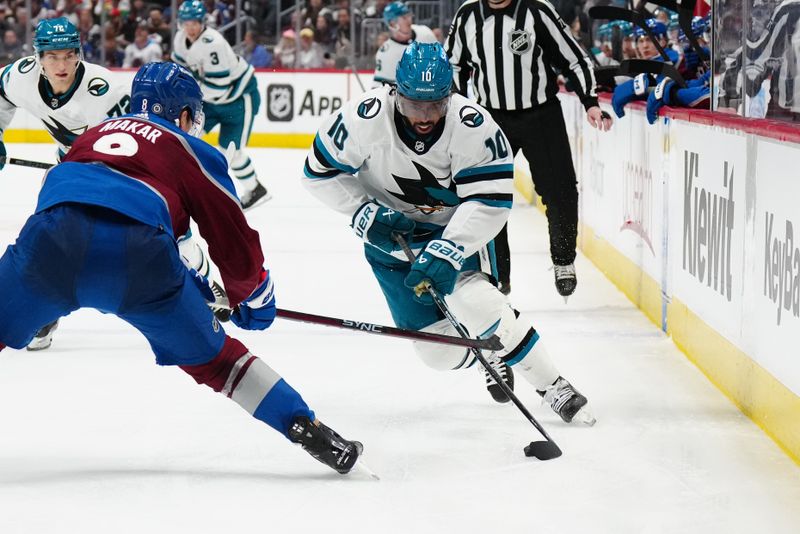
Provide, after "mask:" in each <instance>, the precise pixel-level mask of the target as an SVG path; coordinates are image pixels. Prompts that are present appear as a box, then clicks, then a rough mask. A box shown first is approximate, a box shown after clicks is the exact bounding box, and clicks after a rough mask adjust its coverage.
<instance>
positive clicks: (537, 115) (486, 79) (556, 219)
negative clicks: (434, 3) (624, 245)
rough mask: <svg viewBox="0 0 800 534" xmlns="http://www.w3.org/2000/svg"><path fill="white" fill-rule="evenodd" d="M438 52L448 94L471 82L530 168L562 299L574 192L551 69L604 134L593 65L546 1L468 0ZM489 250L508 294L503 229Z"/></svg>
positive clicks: (570, 277)
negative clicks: (445, 62) (450, 81)
mask: <svg viewBox="0 0 800 534" xmlns="http://www.w3.org/2000/svg"><path fill="white" fill-rule="evenodd" d="M445 49H446V50H447V54H448V56H449V57H450V62H451V63H452V64H453V69H454V73H453V76H454V81H455V89H456V90H457V91H458V92H459V93H461V94H462V95H465V96H466V95H467V85H468V81H469V80H470V79H471V80H472V86H473V90H474V92H475V96H476V97H477V100H478V103H479V104H481V105H482V106H483V107H485V108H486V109H487V110H488V111H489V113H490V114H491V115H492V117H493V118H494V120H495V121H497V123H498V124H499V125H500V127H501V128H502V130H503V132H504V133H505V134H506V137H508V140H509V142H510V144H511V147H510V148H511V150H512V153H514V154H516V153H517V151H519V150H522V153H523V154H525V157H526V159H527V160H528V162H529V163H530V166H531V176H532V177H533V184H534V187H535V189H536V193H538V194H539V195H540V196H541V197H542V202H543V203H544V205H545V207H546V209H547V222H548V226H549V229H550V256H551V258H552V260H553V266H554V271H555V284H556V289H557V290H558V292H559V293H560V294H561V295H563V296H564V297H565V298H566V297H567V296H569V295H571V294H572V292H573V291H575V286H576V285H577V278H576V276H575V247H576V244H577V243H576V242H577V237H578V187H577V182H576V178H575V169H574V167H573V165H572V154H571V152H570V147H569V140H568V138H567V131H566V127H565V125H564V115H563V113H562V112H561V104H560V103H559V101H558V98H557V97H556V95H557V93H558V91H559V87H558V82H557V74H556V72H555V70H554V69H558V70H559V71H560V72H561V73H562V74H564V75H565V76H567V77H568V78H569V79H570V81H571V82H572V86H573V87H574V88H575V91H576V92H577V93H578V96H579V97H580V99H581V102H582V103H583V106H584V107H585V108H586V118H587V120H588V121H589V124H591V125H592V126H594V127H595V128H599V129H600V130H608V129H609V128H611V124H612V120H611V117H610V116H609V115H608V114H607V113H605V112H603V111H601V110H600V107H599V106H598V105H597V95H596V93H595V79H594V72H593V70H592V64H591V63H590V62H589V58H588V56H587V55H586V52H584V51H583V49H581V47H580V45H578V43H577V42H576V41H575V39H574V38H573V37H572V35H571V34H570V31H569V28H568V27H567V25H566V24H565V23H564V21H563V20H562V19H561V17H559V16H558V13H557V12H556V10H555V8H553V6H552V5H551V4H550V3H549V2H547V1H546V0H467V1H466V2H464V4H462V5H461V7H460V8H459V9H458V12H457V13H456V15H455V17H454V19H453V24H452V26H451V27H450V35H449V36H448V38H447V42H446V44H445ZM498 150H499V148H498ZM495 247H496V254H497V263H498V265H497V266H498V271H499V272H498V275H499V276H498V278H499V282H500V289H501V291H503V292H504V293H506V294H507V293H508V292H509V291H510V287H511V286H510V275H511V255H510V251H509V248H508V228H507V226H506V227H504V228H503V230H502V231H501V232H500V234H498V236H497V238H496V239H495Z"/></svg>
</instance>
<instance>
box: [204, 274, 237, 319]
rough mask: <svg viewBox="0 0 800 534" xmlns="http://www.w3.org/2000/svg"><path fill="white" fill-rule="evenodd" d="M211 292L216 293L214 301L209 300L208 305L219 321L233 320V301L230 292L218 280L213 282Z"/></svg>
mask: <svg viewBox="0 0 800 534" xmlns="http://www.w3.org/2000/svg"><path fill="white" fill-rule="evenodd" d="M211 292H212V293H214V302H209V303H208V307H209V308H211V313H213V314H214V317H216V318H217V320H218V321H220V322H222V323H225V322H228V321H230V320H231V303H230V301H229V300H228V294H227V293H226V292H225V289H223V288H222V286H221V285H219V284H218V283H217V282H216V281H212V282H211Z"/></svg>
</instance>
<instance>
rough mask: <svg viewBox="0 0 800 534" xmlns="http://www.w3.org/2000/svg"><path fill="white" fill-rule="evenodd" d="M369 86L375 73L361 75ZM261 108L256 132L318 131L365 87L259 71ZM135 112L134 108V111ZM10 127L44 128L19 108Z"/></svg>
mask: <svg viewBox="0 0 800 534" xmlns="http://www.w3.org/2000/svg"><path fill="white" fill-rule="evenodd" d="M134 74H135V71H133V70H121V71H113V72H111V73H110V75H109V77H108V78H109V79H108V81H109V83H112V84H114V83H121V84H125V85H127V86H128V87H130V84H131V82H132V81H133V76H134ZM360 79H361V83H363V84H364V86H365V87H367V88H368V87H369V86H370V84H371V83H372V76H370V75H369V74H360ZM256 80H257V81H258V90H259V94H260V96H261V107H260V109H259V111H258V114H257V115H256V118H255V120H254V121H253V133H295V134H309V135H313V134H315V133H316V131H317V128H318V127H319V123H320V121H321V120H322V118H323V117H325V116H327V115H329V114H330V113H332V112H333V111H334V110H336V109H339V108H340V107H341V106H342V104H343V103H344V102H346V101H347V100H348V99H349V98H355V97H356V96H357V95H359V94H361V92H362V90H361V88H360V86H359V85H358V80H356V77H355V75H354V74H352V73H348V72H319V73H317V72H258V73H256ZM132 111H135V110H132ZM8 129H17V130H41V131H43V132H44V127H43V125H42V123H41V122H40V121H39V120H37V119H35V118H34V117H33V116H32V115H30V114H29V113H28V112H26V111H25V110H22V109H18V110H17V112H16V114H15V116H14V119H13V120H12V121H11V125H10V126H9V128H8Z"/></svg>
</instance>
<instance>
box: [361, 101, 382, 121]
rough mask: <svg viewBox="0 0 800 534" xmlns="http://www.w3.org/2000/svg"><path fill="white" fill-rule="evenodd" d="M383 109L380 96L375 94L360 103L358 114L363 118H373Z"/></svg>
mask: <svg viewBox="0 0 800 534" xmlns="http://www.w3.org/2000/svg"><path fill="white" fill-rule="evenodd" d="M380 111H381V101H380V100H379V99H378V97H375V96H373V97H372V98H368V99H366V100H364V101H363V102H361V103H360V104H359V105H358V111H357V113H358V116H359V117H361V118H362V119H371V118H373V117H375V116H376V115H377V114H378V113H380Z"/></svg>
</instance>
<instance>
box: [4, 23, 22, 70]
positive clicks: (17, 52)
mask: <svg viewBox="0 0 800 534" xmlns="http://www.w3.org/2000/svg"><path fill="white" fill-rule="evenodd" d="M23 55H24V49H23V46H22V42H21V41H20V40H19V39H17V34H16V32H15V31H14V30H10V29H9V30H6V31H5V32H3V51H2V54H0V63H2V64H3V65H6V64H8V63H11V62H13V61H16V60H18V59H19V58H21V57H22V56H23Z"/></svg>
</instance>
